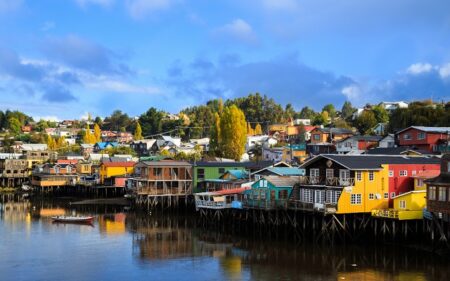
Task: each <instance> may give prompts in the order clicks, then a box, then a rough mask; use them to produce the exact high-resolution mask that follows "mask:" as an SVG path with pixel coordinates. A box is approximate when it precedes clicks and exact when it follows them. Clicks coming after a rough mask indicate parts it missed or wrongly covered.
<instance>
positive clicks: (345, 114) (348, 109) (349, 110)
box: [341, 101, 356, 120]
mask: <svg viewBox="0 0 450 281" xmlns="http://www.w3.org/2000/svg"><path fill="white" fill-rule="evenodd" d="M355 111H356V108H354V107H353V106H352V103H351V102H349V101H346V102H344V105H343V106H342V109H341V116H342V118H344V119H346V120H349V119H350V118H351V117H352V116H353V113H354V112H355Z"/></svg>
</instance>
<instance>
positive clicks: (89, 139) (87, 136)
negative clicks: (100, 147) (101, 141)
mask: <svg viewBox="0 0 450 281" xmlns="http://www.w3.org/2000/svg"><path fill="white" fill-rule="evenodd" d="M83 143H89V144H94V143H96V139H95V136H94V135H93V134H92V133H91V129H90V128H89V125H86V130H85V131H84V135H83Z"/></svg>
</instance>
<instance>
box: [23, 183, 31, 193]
mask: <svg viewBox="0 0 450 281" xmlns="http://www.w3.org/2000/svg"><path fill="white" fill-rule="evenodd" d="M22 190H23V191H30V190H31V186H29V185H28V184H22Z"/></svg>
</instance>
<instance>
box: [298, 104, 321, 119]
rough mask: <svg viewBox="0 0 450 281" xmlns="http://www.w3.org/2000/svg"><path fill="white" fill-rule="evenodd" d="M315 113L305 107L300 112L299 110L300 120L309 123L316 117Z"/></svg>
mask: <svg viewBox="0 0 450 281" xmlns="http://www.w3.org/2000/svg"><path fill="white" fill-rule="evenodd" d="M316 115H317V114H316V112H315V111H314V110H313V109H311V108H309V107H307V106H305V107H303V108H302V109H301V110H300V116H299V117H300V118H301V119H310V120H311V121H312V120H314V118H315V117H316Z"/></svg>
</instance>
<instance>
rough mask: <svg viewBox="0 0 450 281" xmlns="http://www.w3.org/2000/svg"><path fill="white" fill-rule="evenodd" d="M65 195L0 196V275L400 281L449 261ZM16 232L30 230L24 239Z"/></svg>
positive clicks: (438, 272) (441, 270) (429, 276)
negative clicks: (207, 225)
mask: <svg viewBox="0 0 450 281" xmlns="http://www.w3.org/2000/svg"><path fill="white" fill-rule="evenodd" d="M71 200H73V199H70V200H69V199H67V200H47V201H42V200H37V199H30V200H24V199H22V198H13V199H12V200H11V199H9V200H3V201H0V232H1V233H2V235H3V237H4V240H3V241H6V242H5V243H0V248H1V251H0V272H2V273H6V275H2V280H3V279H4V278H3V276H9V275H8V274H12V275H11V276H13V275H14V274H18V270H19V269H18V268H17V265H21V264H28V266H30V267H32V268H33V271H30V273H28V274H31V275H28V276H27V275H26V273H23V272H22V273H20V274H25V275H24V276H22V277H24V278H18V279H40V280H60V279H67V280H103V279H111V280H118V279H121V280H125V279H135V280H142V279H154V280H192V279H195V280H299V279H300V280H369V281H370V280H399V281H400V280H448V276H450V269H449V267H448V264H449V262H448V259H446V258H442V257H439V256H435V255H433V254H430V253H427V252H422V251H417V250H413V249H407V248H399V247H395V246H389V245H388V246H386V245H372V244H369V243H368V244H367V245H340V246H335V247H329V246H328V245H317V244H306V245H305V244H303V245H301V246H296V245H295V243H294V242H293V241H291V240H290V239H289V238H288V237H287V239H286V240H281V241H274V240H273V239H272V240H268V239H261V237H260V235H258V236H257V237H248V236H247V237H243V236H237V235H236V234H232V232H231V229H230V230H229V231H227V229H225V230H223V229H222V230H220V231H214V230H211V229H209V230H206V229H204V228H202V227H200V226H199V225H200V224H199V223H198V221H197V220H198V219H197V217H195V216H193V215H188V214H167V213H153V214H151V215H149V214H148V213H138V212H134V211H128V208H124V207H123V206H84V205H82V206H80V205H77V206H74V205H71V204H70V202H71ZM61 214H81V215H95V216H96V220H95V222H94V227H87V226H80V225H69V224H68V225H59V224H58V225H54V224H52V223H51V220H50V217H51V216H54V215H61ZM21 232H26V233H28V236H29V237H30V239H29V241H28V240H23V236H21ZM11 233H12V234H11ZM5 234H6V235H5ZM9 234H10V235H9ZM3 237H2V239H3ZM48 245H51V247H49V246H48ZM13 253H14V255H13ZM43 253H45V254H47V253H48V256H47V257H46V258H45V261H46V262H37V260H36V258H35V257H42V256H43ZM67 253H70V255H69V256H67ZM44 256H45V255H44ZM11 257H12V258H11ZM11 259H12V261H11ZM60 259H62V260H61V261H60ZM74 260H76V264H77V267H83V268H85V269H84V272H83V275H82V276H78V275H76V274H75V273H74V275H73V276H72V275H70V276H69V275H67V274H66V273H65V272H67V271H69V272H72V271H73V272H75V271H76V269H75V268H72V267H73V265H72V264H71V263H73V261H74ZM68 267H70V268H68ZM49 272H51V273H49ZM61 274H62V275H64V276H65V277H66V278H59V277H60V276H61ZM108 276H109V278H107V277H108ZM35 277H37V278H35ZM5 280H8V278H6V279H5Z"/></svg>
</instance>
